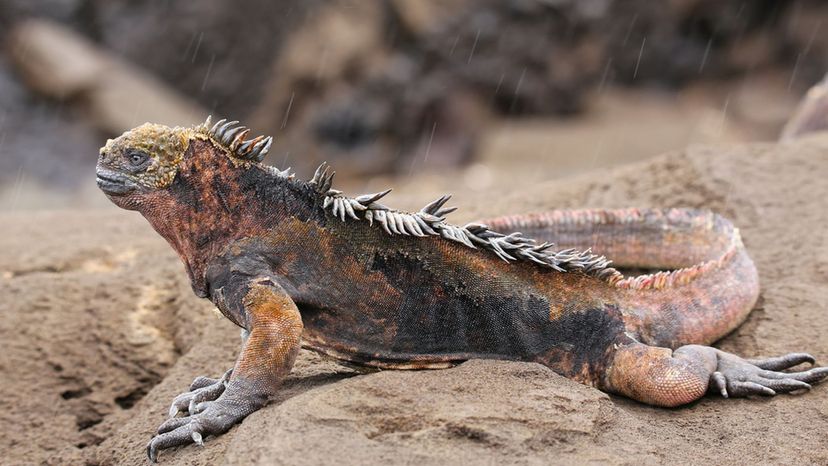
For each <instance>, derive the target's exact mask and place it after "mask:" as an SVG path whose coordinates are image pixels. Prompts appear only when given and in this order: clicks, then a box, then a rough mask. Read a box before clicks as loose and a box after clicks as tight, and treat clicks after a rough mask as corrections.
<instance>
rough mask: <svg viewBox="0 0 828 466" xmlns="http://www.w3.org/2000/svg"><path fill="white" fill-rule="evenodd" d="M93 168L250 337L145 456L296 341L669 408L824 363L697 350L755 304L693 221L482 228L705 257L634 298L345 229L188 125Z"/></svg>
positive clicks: (716, 223)
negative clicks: (474, 364) (494, 368)
mask: <svg viewBox="0 0 828 466" xmlns="http://www.w3.org/2000/svg"><path fill="white" fill-rule="evenodd" d="M159 141H161V142H159ZM170 141H172V142H170ZM136 151H138V155H136ZM98 176H99V185H100V186H101V188H102V189H103V190H104V191H105V192H106V193H107V195H108V196H109V197H110V199H111V200H112V201H113V202H114V203H115V204H116V205H119V206H121V207H123V208H127V209H131V210H137V211H139V212H141V214H142V215H144V217H146V218H147V220H148V221H149V222H150V224H152V226H153V227H154V228H155V229H156V231H158V233H160V234H161V235H162V236H163V237H164V238H166V239H167V240H168V241H169V243H170V244H171V246H172V247H173V248H174V249H175V250H176V252H177V253H178V254H179V256H180V257H181V259H182V260H183V262H184V264H185V265H186V267H187V271H188V273H189V275H190V278H191V280H192V284H193V289H194V291H195V292H196V293H197V294H198V295H199V296H202V297H209V298H210V299H211V300H212V301H213V302H214V303H215V304H216V306H217V307H218V308H219V309H220V310H221V312H222V313H223V314H224V315H225V316H227V317H228V318H229V319H230V320H231V321H233V322H234V323H236V324H237V325H239V326H240V327H243V328H244V329H245V330H246V333H247V335H248V337H247V338H246V339H245V341H244V344H243V348H242V352H241V354H240V356H239V359H238V362H237V363H236V365H235V367H234V369H233V370H232V373H228V375H227V377H226V378H225V379H222V380H212V379H206V378H199V379H197V380H196V381H195V382H194V383H193V385H192V386H191V391H190V392H188V393H184V394H182V395H180V396H179V397H177V398H176V400H175V401H174V402H173V408H172V410H171V414H172V415H173V416H174V415H175V414H176V413H177V412H179V411H185V410H186V411H188V412H189V414H190V415H189V416H187V417H172V418H171V419H169V420H168V421H166V422H165V423H164V424H162V426H161V427H160V428H159V435H157V436H156V437H154V439H153V440H152V441H151V442H150V444H149V445H148V454H149V457H150V459H151V460H155V459H156V455H157V451H158V450H159V449H163V448H168V447H171V446H175V445H181V444H184V443H188V442H191V441H195V442H197V443H201V441H202V438H203V436H206V435H211V434H213V435H216V434H220V433H223V432H225V431H226V430H228V429H229V428H230V427H232V425H234V424H235V423H237V422H239V421H241V420H242V419H243V418H244V417H245V416H247V415H248V414H250V413H251V412H253V411H255V410H257V409H259V408H261V407H262V406H264V405H265V404H266V402H267V399H268V397H270V396H272V395H273V394H274V393H275V391H276V390H277V387H278V385H279V383H280V381H281V380H282V379H283V378H284V376H285V375H286V374H287V373H288V372H289V371H290V368H291V366H292V365H293V362H294V360H295V357H296V354H297V352H298V350H299V348H300V345H302V346H305V347H307V348H310V349H313V350H315V351H318V352H321V353H324V354H328V355H331V356H334V357H337V358H339V359H342V360H345V361H348V362H351V363H356V364H362V365H367V366H373V367H382V368H398V369H402V368H408V369H412V368H413V369H421V368H439V367H448V366H451V365H453V364H456V363H459V362H462V361H464V360H468V359H471V358H497V359H512V360H524V361H537V362H539V363H541V364H544V365H546V366H548V367H550V368H551V369H553V370H554V371H556V372H558V373H560V374H562V375H564V376H567V377H569V378H572V379H574V380H577V381H579V382H582V383H585V384H588V385H591V386H595V387H598V388H600V389H601V390H605V391H608V392H612V393H619V394H622V395H625V396H628V397H631V398H634V399H636V400H639V401H642V402H645V403H649V404H654V405H658V406H668V407H669V406H678V405H682V404H686V403H689V402H692V401H694V400H696V399H698V398H700V397H701V396H703V395H704V394H705V393H706V392H707V391H708V389H709V388H711V389H712V390H715V391H718V392H721V393H722V394H723V395H725V396H746V395H751V394H766V395H770V394H775V393H776V392H789V391H794V390H799V389H806V388H810V385H808V383H809V382H815V381H818V380H820V379H821V378H823V377H825V376H826V375H828V368H817V369H811V370H810V371H804V372H799V373H782V372H773V371H777V370H781V369H785V368H787V367H791V366H793V365H796V364H799V363H802V362H813V357H811V356H810V355H807V354H791V355H787V356H783V357H780V358H772V359H767V360H757V361H745V360H743V359H741V358H739V357H737V356H734V355H731V354H727V353H724V352H722V351H719V350H717V349H715V348H712V347H708V346H700V345H707V344H710V343H711V342H713V341H715V340H717V339H719V338H721V337H722V336H724V335H726V334H727V333H728V332H730V331H731V330H733V329H734V328H735V327H736V326H738V325H739V324H740V323H741V322H742V321H743V320H744V319H745V317H746V316H747V314H748V313H749V312H750V310H751V308H752V307H753V305H754V303H755V301H756V298H757V295H758V280H757V274H756V269H755V267H754V266H753V263H752V262H751V260H750V258H749V257H748V255H747V253H746V252H745V250H744V247H743V246H742V243H741V241H740V240H738V233H737V231H736V230H735V229H734V228H733V226H732V225H731V224H730V222H728V221H727V220H725V219H722V218H721V217H718V216H716V215H713V214H710V213H705V212H698V211H688V210H678V209H672V210H664V211H660V210H632V209H628V210H617V211H568V212H547V213H540V214H530V215H525V216H512V217H503V218H498V219H493V220H490V221H488V222H486V223H488V224H489V225H490V227H491V228H492V229H493V230H501V231H514V230H517V229H519V230H522V231H523V232H524V233H526V234H527V235H528V236H530V237H535V238H537V239H539V240H550V241H555V242H556V243H558V246H559V247H560V248H569V247H577V248H587V247H593V248H594V249H596V250H598V251H601V252H602V253H606V254H610V255H612V256H613V257H614V258H615V259H616V264H618V265H620V266H625V267H635V268H673V269H675V268H682V267H685V268H686V267H690V266H692V265H693V264H694V263H702V264H704V265H701V266H698V267H696V268H695V269H693V268H690V269H685V270H682V271H680V272H677V275H676V276H677V278H676V279H675V280H674V281H672V282H670V283H668V284H666V285H665V284H663V283H662V284H661V285H659V286H653V287H650V288H649V289H642V287H641V286H633V285H631V284H630V283H631V282H630V280H622V281H620V282H617V281H613V280H608V279H602V278H597V277H596V276H594V275H590V274H587V273H584V272H580V271H569V272H565V273H562V272H557V271H555V270H553V269H550V268H545V267H541V266H538V265H535V264H534V263H531V262H527V261H516V262H508V263H507V262H505V261H504V260H502V259H500V258H498V257H497V256H496V255H495V254H493V253H491V252H490V251H485V250H481V249H472V248H469V247H467V246H464V245H462V244H460V243H457V242H453V241H449V240H446V239H443V238H441V237H439V236H429V237H424V238H418V237H412V236H402V235H388V234H387V233H385V232H384V231H383V230H382V229H381V228H379V227H378V226H377V225H374V226H370V225H369V224H368V223H367V222H366V221H360V220H355V219H348V220H347V221H344V222H343V221H341V220H340V219H338V218H336V217H333V216H332V215H331V214H330V213H329V211H328V210H326V209H325V208H323V199H324V194H319V193H318V192H317V191H316V190H315V189H314V187H313V186H312V185H309V184H308V183H306V182H303V181H297V180H293V179H290V178H287V177H286V176H278V175H276V174H274V172H273V171H272V170H269V169H268V168H267V167H263V166H261V165H259V164H256V163H246V162H243V161H240V160H239V159H237V158H235V155H234V153H233V149H232V148H228V147H226V146H224V145H223V144H222V143H220V142H219V141H217V140H216V138H214V137H212V136H211V134H210V133H208V132H207V131H206V129H205V128H203V127H197V128H194V129H179V128H176V129H170V128H165V127H160V126H151V125H149V126H148V125H145V126H142V127H139V128H136V129H135V130H132V131H131V132H127V133H125V134H124V135H123V136H121V137H120V138H118V139H116V140H115V141H110V142H108V143H107V146H106V147H104V148H103V149H101V157H100V159H99V162H98ZM618 278H620V277H618ZM651 281H652V280H651ZM645 288H646V287H645ZM230 374H232V375H230Z"/></svg>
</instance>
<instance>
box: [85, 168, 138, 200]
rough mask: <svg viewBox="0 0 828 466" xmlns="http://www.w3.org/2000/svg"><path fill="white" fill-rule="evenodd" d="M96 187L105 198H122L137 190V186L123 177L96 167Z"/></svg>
mask: <svg viewBox="0 0 828 466" xmlns="http://www.w3.org/2000/svg"><path fill="white" fill-rule="evenodd" d="M95 174H96V179H95V181H96V182H97V183H98V187H99V188H101V191H103V192H104V194H106V195H107V196H123V195H125V194H128V193H131V192H134V191H136V190H137V189H138V184H137V183H135V182H133V181H132V180H130V179H129V178H128V177H126V176H125V175H123V174H121V173H118V172H114V171H112V170H107V169H105V168H102V167H98V168H97V169H96V170H95Z"/></svg>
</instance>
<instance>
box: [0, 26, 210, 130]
mask: <svg viewBox="0 0 828 466" xmlns="http://www.w3.org/2000/svg"><path fill="white" fill-rule="evenodd" d="M8 40H9V43H10V45H9V50H10V53H11V58H12V60H13V63H14V64H15V66H16V67H17V69H18V70H19V72H20V73H21V74H22V76H23V79H24V81H25V82H26V84H27V85H29V86H30V87H31V88H32V89H34V90H35V91H36V92H39V93H41V94H44V95H46V96H49V97H51V98H54V99H58V100H66V101H69V102H73V103H78V104H80V105H81V106H82V107H83V110H84V112H85V113H86V115H87V116H88V118H89V119H90V120H91V121H92V122H93V123H94V124H95V125H96V126H97V127H98V128H100V129H101V130H103V131H105V132H107V133H109V134H120V133H121V132H123V131H126V130H128V129H130V128H133V127H135V126H137V125H139V124H141V123H144V122H146V121H152V122H154V123H161V124H169V125H173V126H174V125H188V124H193V123H196V122H200V121H203V119H204V118H205V116H206V113H207V112H206V111H205V110H203V109H202V108H200V107H199V106H198V105H196V104H194V103H193V102H192V101H190V100H189V99H187V98H185V97H183V96H181V95H179V94H177V93H176V92H175V91H173V90H172V89H170V88H169V87H168V86H167V85H165V84H163V83H162V82H161V81H159V80H157V79H156V78H154V77H152V76H150V75H149V74H147V73H146V72H144V71H141V70H140V69H138V68H136V67H135V66H133V65H131V64H128V63H126V62H123V61H122V60H120V59H118V58H116V57H114V56H112V55H111V54H110V53H108V52H106V51H105V50H102V49H100V48H98V47H96V46H95V45H94V44H92V43H91V42H89V41H88V40H87V39H85V38H84V37H82V36H80V35H78V34H76V33H75V32H73V31H71V30H70V29H67V28H65V27H63V26H61V25H59V24H57V23H52V22H48V21H45V20H30V21H27V22H24V23H21V24H19V25H17V26H16V27H15V28H14V30H12V31H11V32H10V33H9V38H8Z"/></svg>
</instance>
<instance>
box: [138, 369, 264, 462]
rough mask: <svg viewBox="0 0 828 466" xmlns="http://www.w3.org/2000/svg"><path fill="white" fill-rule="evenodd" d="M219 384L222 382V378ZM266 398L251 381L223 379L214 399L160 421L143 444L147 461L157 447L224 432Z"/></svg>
mask: <svg viewBox="0 0 828 466" xmlns="http://www.w3.org/2000/svg"><path fill="white" fill-rule="evenodd" d="M228 372H229V371H228ZM225 375H227V374H225ZM228 377H229V376H228ZM197 380H198V379H197ZM214 380H215V379H214ZM219 380H220V379H219ZM221 384H222V386H223V385H224V382H223V381H222V382H221ZM210 386H212V385H210ZM202 388H204V387H202ZM197 390H198V389H197ZM267 398H268V395H267V393H266V391H264V390H261V389H260V388H258V387H257V386H256V384H255V383H254V382H251V381H249V380H245V379H234V380H232V381H230V382H229V383H227V385H226V389H224V390H223V393H221V395H220V396H218V398H217V399H216V400H215V401H204V402H200V403H198V404H197V405H195V406H194V408H193V409H191V410H190V411H189V412H190V415H189V416H185V417H173V418H170V419H167V421H165V422H164V423H163V424H161V426H160V427H158V434H157V435H156V436H155V437H153V438H152V440H150V442H149V444H147V456H148V457H149V459H150V461H152V462H156V461H157V459H158V451H159V450H162V449H165V448H171V447H177V446H180V445H185V444H188V443H191V442H193V443H196V444H198V445H203V444H204V438H205V437H207V436H208V435H219V434H223V433H224V432H227V431H228V430H230V428H231V427H233V426H234V425H236V424H237V423H239V422H241V420H242V419H244V418H245V417H247V416H248V415H249V414H250V413H252V412H254V411H256V410H258V409H259V408H261V407H262V406H264V405H265V404H267Z"/></svg>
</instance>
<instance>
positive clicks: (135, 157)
mask: <svg viewBox="0 0 828 466" xmlns="http://www.w3.org/2000/svg"><path fill="white" fill-rule="evenodd" d="M126 156H127V159H128V160H129V163H130V164H131V165H132V166H133V167H138V166H141V165H143V164H144V163H146V161H147V160H149V155H147V154H145V153H143V152H141V151H138V150H132V151H129V152H128V153H127V154H126Z"/></svg>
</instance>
